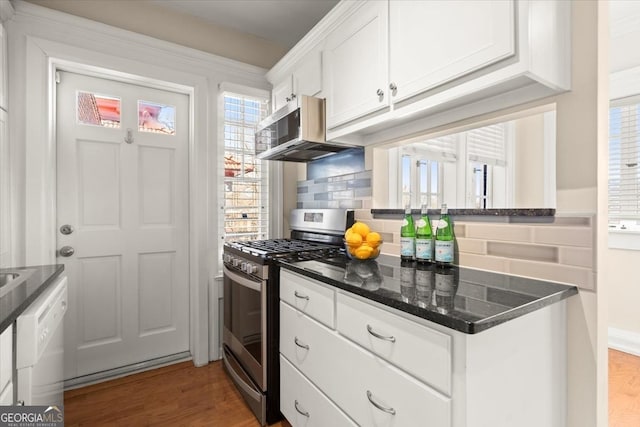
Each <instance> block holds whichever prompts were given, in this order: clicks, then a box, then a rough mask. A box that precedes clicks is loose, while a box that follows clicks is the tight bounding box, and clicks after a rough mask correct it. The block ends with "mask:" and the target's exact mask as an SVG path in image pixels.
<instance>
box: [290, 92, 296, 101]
mask: <svg viewBox="0 0 640 427" xmlns="http://www.w3.org/2000/svg"><path fill="white" fill-rule="evenodd" d="M294 99H296V94H295V93H292V94H291V100H292V101H293V100H294Z"/></svg>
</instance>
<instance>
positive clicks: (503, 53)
mask: <svg viewBox="0 0 640 427" xmlns="http://www.w3.org/2000/svg"><path fill="white" fill-rule="evenodd" d="M463 3H464V4H463ZM389 27H390V30H389V31H390V36H389V42H390V49H389V50H390V82H391V83H390V85H395V86H396V87H397V89H396V93H395V94H393V93H392V101H393V102H397V101H400V100H402V99H406V98H409V97H411V96H414V95H416V94H418V93H420V92H424V91H426V90H429V89H432V88H434V87H436V86H439V85H442V84H444V83H447V82H450V81H452V80H454V79H456V78H459V77H462V76H464V75H467V74H469V73H471V72H473V71H476V70H479V69H481V68H484V67H487V66H489V65H491V64H494V63H496V62H498V61H501V60H503V59H505V58H508V57H511V56H513V55H514V54H515V8H514V4H513V1H505V0H495V1H484V0H482V1H472V2H460V1H449V0H444V1H413V0H393V1H391V2H390V4H389Z"/></svg>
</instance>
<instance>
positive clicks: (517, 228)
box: [466, 223, 534, 242]
mask: <svg viewBox="0 0 640 427" xmlns="http://www.w3.org/2000/svg"><path fill="white" fill-rule="evenodd" d="M532 227H534V226H527V225H510V224H481V223H467V224H466V237H470V238H474V239H486V240H505V241H508V242H530V241H531V229H532Z"/></svg>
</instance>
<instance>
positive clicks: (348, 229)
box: [344, 227, 353, 240]
mask: <svg viewBox="0 0 640 427" xmlns="http://www.w3.org/2000/svg"><path fill="white" fill-rule="evenodd" d="M351 233H353V230H352V229H351V227H349V228H347V229H346V230H345V232H344V238H345V240H346V239H347V238H348V237H349V234H351Z"/></svg>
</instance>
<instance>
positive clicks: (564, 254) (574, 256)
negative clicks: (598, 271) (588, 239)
mask: <svg viewBox="0 0 640 427" xmlns="http://www.w3.org/2000/svg"><path fill="white" fill-rule="evenodd" d="M559 249H560V259H559V262H560V264H567V265H575V266H576V267H585V268H593V267H594V257H593V249H591V248H575V247H560V248H559Z"/></svg>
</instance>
